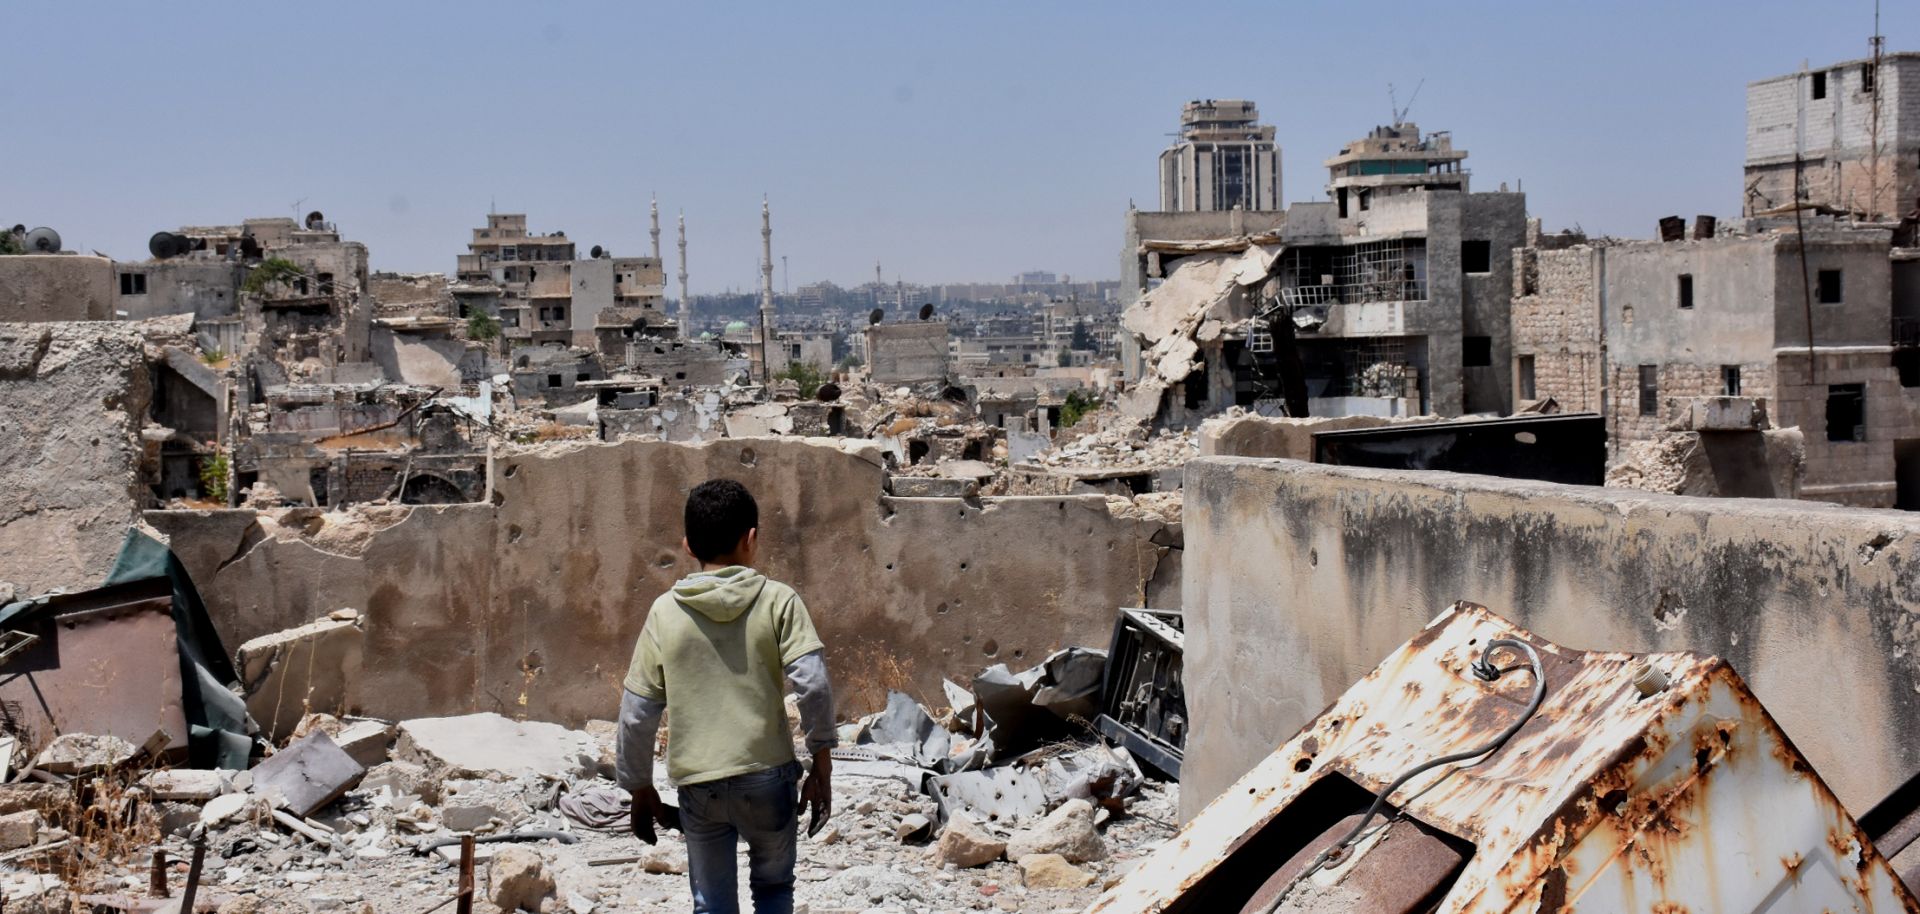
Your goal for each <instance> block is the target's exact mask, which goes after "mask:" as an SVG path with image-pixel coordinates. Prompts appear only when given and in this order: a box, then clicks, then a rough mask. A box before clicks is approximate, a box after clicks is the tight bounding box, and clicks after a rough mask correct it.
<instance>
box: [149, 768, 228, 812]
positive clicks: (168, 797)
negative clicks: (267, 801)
mask: <svg viewBox="0 0 1920 914" xmlns="http://www.w3.org/2000/svg"><path fill="white" fill-rule="evenodd" d="M140 786H141V787H144V788H146V790H147V793H148V794H150V795H151V796H152V797H153V798H154V799H155V800H163V801H183V802H189V803H205V802H206V801H208V800H211V799H213V798H214V797H217V796H220V795H221V794H224V793H228V792H231V791H232V790H233V772H231V771H214V770H206V769H197V768H172V769H166V770H162V771H150V772H147V774H146V776H144V777H142V778H141V779H140Z"/></svg>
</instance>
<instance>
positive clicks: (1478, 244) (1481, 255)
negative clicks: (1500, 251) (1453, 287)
mask: <svg viewBox="0 0 1920 914" xmlns="http://www.w3.org/2000/svg"><path fill="white" fill-rule="evenodd" d="M1460 272H1462V273H1491V272H1493V242H1491V241H1462V242H1460Z"/></svg>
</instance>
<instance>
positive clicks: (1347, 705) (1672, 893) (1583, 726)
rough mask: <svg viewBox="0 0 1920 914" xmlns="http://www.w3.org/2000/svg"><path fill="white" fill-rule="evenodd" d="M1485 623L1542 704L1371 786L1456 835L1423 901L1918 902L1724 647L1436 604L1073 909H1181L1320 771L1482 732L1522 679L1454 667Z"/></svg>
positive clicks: (1778, 905) (1667, 907)
mask: <svg viewBox="0 0 1920 914" xmlns="http://www.w3.org/2000/svg"><path fill="white" fill-rule="evenodd" d="M1497 638H1512V639H1517V640H1520V641H1524V642H1526V643H1527V644H1529V645H1531V646H1533V647H1534V648H1535V649H1536V650H1537V651H1538V652H1539V654H1540V658H1541V665H1542V667H1543V668H1544V671H1545V681H1546V687H1547V688H1546V698H1545V701H1544V703H1543V704H1542V705H1541V707H1540V709H1539V711H1538V712H1537V713H1536V714H1534V715H1533V717H1532V718H1530V719H1529V720H1528V721H1527V723H1526V724H1525V726H1523V727H1521V728H1520V729H1519V731H1518V732H1517V733H1515V735H1514V736H1513V737H1512V739H1511V740H1510V741H1509V742H1508V743H1507V744H1506V745H1505V746H1504V747H1502V748H1501V749H1500V750H1499V751H1497V752H1494V753H1493V754H1492V755H1490V756H1487V757H1485V758H1484V759H1481V760H1478V761H1477V762H1468V763H1463V764H1460V765H1453V766H1443V767H1440V768H1437V769H1434V770H1432V771H1430V772H1427V773H1425V774H1423V775H1421V776H1419V777H1417V778H1415V779H1414V780H1412V781H1411V782H1410V783H1408V784H1407V785H1405V786H1404V787H1403V788H1402V789H1401V790H1399V791H1398V792H1396V793H1395V794H1394V795H1393V796H1392V797H1390V798H1389V800H1390V802H1392V803H1394V804H1395V805H1397V806H1399V807H1400V809H1401V810H1402V811H1403V812H1404V813H1405V815H1407V816H1409V817H1411V818H1413V819H1415V820H1417V821H1419V822H1421V823H1424V824H1425V825H1427V826H1429V827H1431V828H1434V829H1438V830H1439V831H1442V832H1444V833H1446V834H1448V835H1451V836H1453V837H1455V838H1458V839H1461V840H1463V841H1466V842H1468V843H1470V844H1471V845H1472V846H1473V854H1472V856H1471V858H1470V859H1469V860H1468V861H1467V863H1466V864H1465V866H1464V867H1463V868H1462V869H1461V870H1460V872H1459V874H1458V876H1457V878H1455V879H1454V880H1453V882H1452V884H1451V886H1450V887H1449V888H1448V889H1447V891H1446V892H1445V894H1444V897H1442V898H1441V899H1439V900H1438V901H1437V902H1436V904H1435V905H1434V907H1433V908H1432V910H1433V911H1435V912H1437V914H1459V912H1528V914H1532V912H1536V911H1541V912H1573V911H1579V912H1616V911H1660V912H1679V911H1726V912H1738V911H1756V912H1757V911H1773V912H1785V911H1820V910H1833V911H1862V912H1864V911H1874V912H1890V911H1920V906H1917V905H1916V904H1915V901H1914V899H1913V896H1912V895H1910V894H1909V893H1908V892H1907V890H1906V888H1905V887H1904V886H1902V885H1900V884H1899V882H1898V880H1897V879H1896V878H1895V876H1894V874H1893V871H1892V869H1891V868H1890V867H1889V866H1888V865H1887V862H1886V860H1885V859H1884V858H1882V857H1881V856H1880V854H1879V853H1878V851H1876V850H1875V849H1874V848H1873V846H1872V845H1871V843H1870V842H1869V841H1867V839H1866V837H1865V836H1864V835H1863V834H1862V833H1861V832H1860V830H1859V829H1858V827H1857V826H1856V825H1855V824H1854V822H1853V820H1852V818H1851V817H1850V816H1849V815H1848V814H1847V812H1846V810H1845V809H1843V808H1842V807H1841V806H1840V804H1839V802H1838V801H1837V800H1835V799H1834V796H1833V794H1832V792H1831V791H1829V790H1828V789H1827V787H1826V785H1825V784H1824V783H1823V782H1822V781H1821V780H1820V778H1819V776H1818V775H1816V774H1815V773H1814V772H1813V771H1812V769H1811V767H1810V766H1809V765H1808V764H1807V763H1806V761H1805V760H1804V759H1803V758H1802V757H1801V756H1800V754H1799V753H1798V751H1797V750H1795V749H1794V748H1793V745H1792V743H1791V742H1789V741H1788V740H1787V738H1786V735H1785V734H1784V733H1782V732H1781V730H1780V728H1779V727H1778V725H1776V724H1775V723H1774V721H1773V720H1772V718H1771V717H1770V716H1769V715H1768V714H1767V713H1766V710H1765V709H1764V708H1762V707H1761V706H1760V704H1759V702H1758V701H1757V700H1756V699H1754V697H1753V695H1752V693H1751V692H1750V691H1748V689H1747V687H1746V685H1745V683H1744V682H1743V681H1742V680H1741V679H1740V677H1739V676H1738V675H1737V674H1735V673H1734V671H1733V670H1732V668H1731V667H1729V666H1728V665H1727V664H1726V663H1725V662H1723V661H1721V660H1720V659H1718V658H1715V657H1707V656H1701V655H1698V654H1688V653H1665V654H1626V653H1600V652H1583V651H1576V650H1570V649H1567V648H1564V647H1560V646H1559V645H1555V644H1552V643H1550V642H1547V641H1545V640H1543V639H1540V638H1537V637H1535V636H1533V635H1532V634H1530V633H1528V632H1526V631H1524V630H1522V629H1519V628H1518V627H1516V626H1514V625H1512V624H1510V623H1508V622H1506V621H1505V620H1503V619H1501V618H1499V617H1498V616H1496V615H1494V614H1493V613H1491V612H1489V611H1487V610H1486V609H1484V608H1482V607H1479V606H1474V605H1472V604H1466V603H1459V604H1455V605H1454V606H1452V607H1450V608H1449V609H1447V610H1446V611H1444V612H1442V613H1441V614H1440V615H1439V616H1437V617H1436V618H1435V619H1434V620H1433V621H1432V622H1431V623H1429V624H1428V625H1427V627H1426V628H1425V629H1423V630H1422V631H1421V632H1419V633H1418V634H1416V635H1415V636H1414V637H1413V639H1412V640H1410V641H1408V642H1407V643H1406V644H1405V645H1403V646H1402V647H1401V648H1400V649H1399V650H1398V651H1396V652H1395V653H1394V654H1393V655H1392V656H1390V657H1388V658H1387V659H1386V660H1385V661H1384V662H1382V663H1381V665H1380V666H1379V667H1377V668H1376V669H1374V670H1373V672H1371V673H1369V674H1368V675H1367V676H1366V677H1365V678H1363V679H1361V680H1360V681H1359V682H1357V683H1355V684H1354V686H1353V687H1352V688H1350V689H1349V690H1348V691H1347V692H1346V693H1345V694H1344V695H1342V696H1341V698H1340V699H1339V700H1338V701H1336V702H1335V703H1334V704H1333V705H1332V706H1331V707H1329V708H1328V709H1327V710H1326V711H1325V712H1323V713H1322V714H1321V715H1320V717H1318V718H1316V719H1315V720H1314V721H1313V722H1311V723H1309V724H1308V725H1307V726H1306V727H1305V728H1303V729H1302V730H1301V731H1300V733H1299V734H1297V735H1296V736H1295V737H1294V738H1293V739H1292V740H1290V741H1288V742H1287V743H1286V744H1284V745H1282V746H1281V747H1280V748H1279V749H1278V750H1276V751H1275V752H1274V753H1273V754H1272V755H1271V756H1269V757H1268V758H1267V759H1266V760H1265V761H1263V762H1262V763H1261V764H1260V765H1258V766H1257V767H1255V768H1254V770H1253V771H1251V772H1249V773H1248V774H1247V775H1246V776H1245V777H1243V778H1242V779H1241V780H1240V781H1239V782H1238V783H1236V784H1235V785H1234V786H1233V787H1232V788H1229V789H1228V790H1227V792H1225V793H1224V794H1222V795H1221V796H1220V797H1218V798H1216V799H1215V800H1214V801H1213V802H1212V803H1211V804H1209V805H1208V806H1207V808H1206V809H1204V810H1203V811H1201V813H1200V814H1199V815H1198V816H1197V817H1195V818H1194V820H1193V821H1192V822H1190V823H1189V824H1188V825H1187V826H1186V828H1184V829H1182V830H1181V832H1180V834H1178V835H1176V836H1175V837H1174V838H1173V839H1171V840H1170V841H1168V842H1167V843H1166V844H1165V845H1163V846H1162V847H1161V848H1160V849H1159V850H1158V851H1156V852H1155V853H1154V854H1153V855H1152V856H1151V857H1149V858H1148V859H1147V860H1145V861H1143V862H1142V863H1141V864H1140V866H1138V867H1137V868H1136V869H1135V870H1134V871H1133V872H1132V873H1130V874H1129V875H1128V877H1127V878H1126V879H1124V880H1122V881H1121V882H1120V883H1119V884H1118V885H1116V886H1114V887H1113V888H1111V889H1110V890H1108V891H1107V892H1106V893H1105V894H1104V895H1102V896H1101V898H1100V899H1099V900H1098V901H1097V902H1095V904H1094V905H1093V907H1092V908H1090V909H1089V911H1090V912H1100V914H1122V912H1125V914H1136V912H1139V914H1146V912H1160V911H1166V912H1175V911H1189V910H1196V909H1195V908H1192V907H1187V906H1184V905H1183V903H1182V902H1183V899H1184V898H1185V896H1187V895H1188V893H1190V892H1193V891H1194V890H1195V888H1196V886H1200V885H1201V884H1202V881H1203V880H1205V879H1206V878H1207V877H1208V876H1209V875H1211V874H1213V873H1214V872H1215V871H1216V870H1220V871H1222V872H1244V871H1245V867H1244V866H1234V867H1229V866H1226V864H1227V863H1228V861H1229V860H1230V858H1232V857H1233V855H1234V853H1235V852H1236V851H1237V850H1239V849H1240V848H1241V847H1243V846H1247V845H1248V844H1249V842H1252V841H1253V840H1254V839H1255V838H1257V837H1259V836H1260V835H1261V834H1262V830H1263V829H1264V828H1265V827H1266V826H1268V825H1274V826H1275V827H1276V828H1281V827H1285V826H1286V825H1287V824H1288V817H1289V815H1290V810H1289V807H1290V805H1291V804H1292V803H1293V802H1294V801H1295V800H1296V799H1298V798H1300V797H1301V795H1302V793H1303V792H1304V791H1306V790H1307V788H1308V787H1309V786H1310V785H1314V784H1316V783H1317V782H1320V781H1322V780H1323V779H1326V778H1329V777H1331V776H1334V775H1338V776H1341V777H1344V778H1346V779H1349V780H1351V781H1352V782H1353V783H1354V784H1358V785H1360V787H1362V788H1364V789H1365V790H1366V791H1380V790H1383V789H1385V788H1386V787H1387V786H1388V785H1389V784H1391V783H1392V782H1393V780H1394V779H1395V778H1396V777H1398V776H1399V775H1400V773H1402V772H1404V771H1407V770H1409V769H1411V768H1413V767H1414V766H1415V765H1418V764H1420V763H1423V762H1425V761H1427V760H1429V759H1432V758H1436V757H1439V756H1443V755H1447V754H1449V753H1452V752H1456V751H1460V750H1462V749H1465V748H1468V747H1473V746H1478V745H1482V744H1484V743H1486V742H1487V740H1488V738H1489V737H1490V736H1492V735H1493V734H1495V733H1497V732H1499V731H1500V730H1502V729H1504V728H1505V727H1506V726H1507V725H1508V724H1510V723H1511V722H1512V721H1513V720H1514V719H1515V717H1516V716H1517V715H1519V714H1520V713H1521V711H1522V709H1523V708H1524V706H1525V703H1526V701H1527V700H1528V698H1529V696H1530V693H1531V689H1532V682H1531V677H1530V676H1528V675H1525V674H1520V675H1503V676H1501V677H1499V678H1498V679H1495V680H1494V681H1492V682H1484V681H1481V680H1479V679H1478V678H1476V677H1475V676H1474V675H1473V674H1472V672H1471V671H1470V669H1469V667H1470V664H1472V663H1473V662H1474V660H1475V659H1477V658H1478V656H1479V654H1480V652H1481V650H1482V649H1483V646H1484V645H1485V644H1487V643H1488V642H1489V641H1490V640H1492V639H1497ZM1643 666H1650V667H1651V669H1653V670H1657V671H1658V672H1659V674H1661V676H1662V677H1664V679H1665V682H1666V685H1665V686H1664V687H1663V688H1660V689H1657V690H1655V691H1653V692H1652V694H1650V695H1645V696H1643V695H1642V694H1641V692H1640V691H1639V690H1638V689H1636V687H1635V680H1636V678H1642V677H1641V675H1640V674H1641V673H1642V667H1643ZM1523 669H1524V667H1523ZM1654 678H1660V677H1654ZM1278 865H1279V861H1273V862H1271V863H1268V864H1267V867H1268V868H1267V870H1266V872H1265V873H1262V874H1261V876H1262V878H1264V876H1265V875H1267V874H1270V873H1271V872H1272V871H1273V869H1275V868H1277V867H1278ZM1323 872H1324V871H1323ZM1257 887H1258V881H1254V882H1253V884H1251V885H1247V886H1245V887H1244V889H1243V897H1244V896H1246V895H1251V893H1252V892H1253V890H1254V889H1255V888H1257ZM1329 910H1340V909H1339V908H1330V909H1329Z"/></svg>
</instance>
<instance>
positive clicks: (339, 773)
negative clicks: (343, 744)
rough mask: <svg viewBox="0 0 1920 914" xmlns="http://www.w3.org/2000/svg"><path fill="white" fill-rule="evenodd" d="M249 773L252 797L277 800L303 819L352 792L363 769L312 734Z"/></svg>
mask: <svg viewBox="0 0 1920 914" xmlns="http://www.w3.org/2000/svg"><path fill="white" fill-rule="evenodd" d="M252 773H253V786H252V788H251V789H252V790H253V792H254V793H255V794H258V795H260V796H264V797H274V796H278V797H279V799H280V800H282V801H284V802H285V804H286V809H287V811H288V812H290V813H293V814H294V815H296V816H299V817H301V818H306V817H308V816H311V815H313V814H314V813H316V812H318V811H320V809H321V808H322V807H324V806H326V805H327V804H328V803H331V802H333V801H334V800H337V799H339V798H340V797H341V795H342V794H345V793H346V792H347V791H348V790H351V789H353V786H354V785H355V784H358V783H360V778H361V777H362V776H364V775H365V774H366V773H367V769H366V768H364V767H362V766H361V764H360V763H359V762H356V761H354V760H353V756H350V755H348V754H347V753H346V751H345V750H343V749H341V748H340V747H339V746H337V745H335V744H334V742H333V740H332V738H330V737H328V736H327V734H326V733H325V732H324V731H318V730H316V731H314V732H313V733H310V734H308V735H307V737H306V738H305V739H302V740H300V741H299V742H297V743H294V744H292V745H290V746H288V747H287V748H285V749H282V750H280V751H279V752H276V753H274V754H273V755H272V756H271V757H269V758H268V759H267V760H266V761H264V762H261V763H260V764H259V765H257V766H255V767H254V769H253V772H252Z"/></svg>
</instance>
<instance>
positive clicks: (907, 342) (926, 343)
mask: <svg viewBox="0 0 1920 914" xmlns="http://www.w3.org/2000/svg"><path fill="white" fill-rule="evenodd" d="M866 333H867V354H866V359H867V376H868V377H870V378H872V379H873V381H874V383H876V384H903V383H912V382H915V381H937V380H940V379H941V378H944V377H946V376H947V322H946V321H943V320H939V321H915V322H911V323H908V322H901V323H894V324H874V325H873V326H871V327H868V328H867V331H866Z"/></svg>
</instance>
